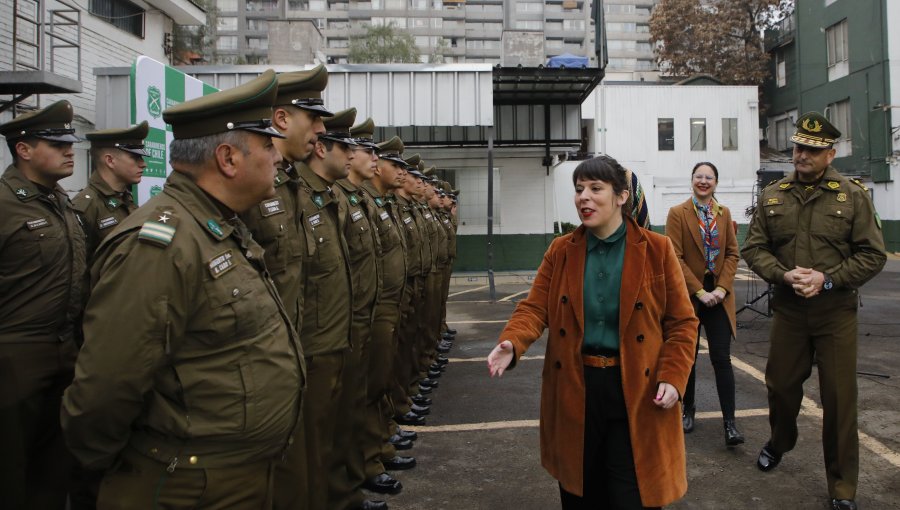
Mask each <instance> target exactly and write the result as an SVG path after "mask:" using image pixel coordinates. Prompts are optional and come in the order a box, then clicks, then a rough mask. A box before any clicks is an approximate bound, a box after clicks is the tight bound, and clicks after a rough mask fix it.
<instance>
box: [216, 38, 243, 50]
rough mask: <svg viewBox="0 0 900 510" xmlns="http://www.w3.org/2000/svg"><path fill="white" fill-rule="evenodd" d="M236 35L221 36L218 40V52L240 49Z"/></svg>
mask: <svg viewBox="0 0 900 510" xmlns="http://www.w3.org/2000/svg"><path fill="white" fill-rule="evenodd" d="M237 43H238V38H237V36H236V35H220V36H219V37H217V38H216V49H217V50H236V49H237V47H238V44H237Z"/></svg>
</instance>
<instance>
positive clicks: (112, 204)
mask: <svg viewBox="0 0 900 510" xmlns="http://www.w3.org/2000/svg"><path fill="white" fill-rule="evenodd" d="M106 205H107V207H109V208H110V209H115V208H116V207H119V201H118V200H116V199H115V198H110V199H109V200H108V201H107V202H106Z"/></svg>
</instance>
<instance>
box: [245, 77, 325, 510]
mask: <svg viewBox="0 0 900 510" xmlns="http://www.w3.org/2000/svg"><path fill="white" fill-rule="evenodd" d="M277 80H278V95H277V96H276V98H275V106H274V107H273V108H272V127H274V128H275V129H277V130H278V131H279V132H280V133H281V134H282V135H284V138H283V139H281V138H276V139H273V140H272V142H273V143H274V144H275V148H277V149H278V152H280V153H281V156H282V160H281V161H279V162H278V164H277V165H276V166H277V168H278V174H277V175H276V176H275V196H274V197H271V198H267V199H265V200H263V201H262V202H260V203H259V204H257V205H256V206H255V207H252V208H250V210H248V211H246V212H244V213H243V214H241V219H242V220H244V222H245V223H246V224H247V227H248V228H249V229H250V232H251V233H252V234H253V239H255V240H256V241H257V242H258V243H259V244H260V246H262V247H263V249H265V259H266V267H267V268H268V269H269V273H270V274H271V275H272V279H273V280H274V281H275V287H276V288H277V289H278V294H279V295H280V296H281V299H282V301H283V303H284V306H285V308H286V309H287V311H288V315H289V316H290V317H291V320H292V321H293V324H294V327H295V328H296V329H297V330H298V331H299V330H300V329H301V308H302V304H303V300H302V298H303V258H304V257H305V256H306V254H307V249H308V246H307V233H308V232H307V230H311V227H308V226H307V225H306V223H305V222H304V221H303V218H302V215H303V211H302V209H301V208H300V200H299V198H298V197H299V195H298V194H299V193H300V181H299V176H298V172H297V168H296V166H295V162H297V161H303V160H305V159H306V158H307V157H309V155H310V153H311V152H312V150H313V145H314V144H315V142H316V140H317V138H318V136H319V135H320V134H322V133H324V132H325V125H324V124H323V122H322V117H330V116H332V115H333V114H332V113H331V112H330V111H328V109H326V108H325V106H324V102H323V101H322V91H323V90H324V89H325V87H326V86H327V85H328V71H326V70H325V66H322V65H319V66H316V67H314V68H313V69H310V70H307V71H295V72H289V73H280V74H279V75H278V76H277ZM300 342H301V344H303V343H304V342H305V339H304V338H303V337H301V339H300ZM304 416H305V415H304ZM304 422H305V420H302V421H301V425H300V427H298V429H297V432H296V435H295V438H294V439H295V440H294V441H293V443H292V444H291V448H290V450H289V451H288V454H287V456H286V457H285V459H284V462H281V463H279V464H278V465H277V466H276V470H275V508H279V509H280V508H287V509H291V508H303V509H306V508H313V506H312V505H311V504H310V498H311V497H314V496H315V494H314V492H317V493H321V490H318V489H316V490H314V489H313V488H312V487H313V486H314V485H312V483H311V482H310V476H312V475H311V473H310V470H309V466H310V462H313V465H315V462H318V458H319V452H318V445H317V444H316V442H315V441H314V440H313V439H314V437H313V435H312V434H307V433H306V431H305V427H304V426H305V423H304Z"/></svg>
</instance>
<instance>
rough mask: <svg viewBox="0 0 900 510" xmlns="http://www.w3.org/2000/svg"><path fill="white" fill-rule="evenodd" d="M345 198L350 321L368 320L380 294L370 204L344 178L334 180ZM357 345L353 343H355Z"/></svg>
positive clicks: (375, 237)
mask: <svg viewBox="0 0 900 510" xmlns="http://www.w3.org/2000/svg"><path fill="white" fill-rule="evenodd" d="M335 186H336V187H337V188H339V189H340V192H341V194H342V195H343V199H344V200H346V203H345V206H346V207H347V222H346V224H345V225H344V239H345V241H346V242H347V252H348V253H349V255H350V258H349V259H348V261H347V262H348V263H349V264H350V276H351V281H350V288H351V289H352V291H353V320H354V321H359V320H367V321H369V323H371V320H372V308H373V307H374V306H375V301H376V300H377V299H378V296H379V294H380V293H381V284H382V266H381V258H380V247H379V246H378V244H379V242H378V239H377V235H378V234H377V233H376V232H375V231H374V226H373V225H374V222H373V218H372V215H371V210H372V206H374V204H372V206H370V205H369V204H367V202H366V198H365V196H364V195H363V194H362V191H361V190H360V188H358V187H357V186H356V185H355V184H353V183H352V182H350V181H349V180H347V179H340V180H338V181H337V182H335ZM354 347H356V346H354Z"/></svg>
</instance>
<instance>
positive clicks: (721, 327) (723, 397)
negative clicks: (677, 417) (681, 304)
mask: <svg viewBox="0 0 900 510" xmlns="http://www.w3.org/2000/svg"><path fill="white" fill-rule="evenodd" d="M711 276H712V275H707V277H708V278H706V279H704V285H703V286H704V288H705V289H706V290H707V291H712V290H715V283H713V281H712V278H711ZM691 302H692V303H693V304H694V310H695V311H696V312H697V318H698V319H700V326H699V327H698V328H697V335H698V336H699V335H700V327H702V328H703V329H704V330H705V331H706V342H707V343H708V344H709V361H710V363H712V366H713V371H714V372H715V374H716V392H717V393H718V395H719V408H720V409H721V410H722V418H723V419H726V420H733V419H734V408H735V403H734V368H732V366H731V338H732V336H731V320H730V319H729V318H728V312H726V311H725V307H724V306H723V305H722V303H719V304H717V305H716V306H713V307H708V306H706V305H704V304H703V303H701V302H700V300H699V299H697V298H696V297H693V296H692V297H691ZM699 353H700V342H697V350H696V352H695V353H694V365H693V366H692V367H691V375H690V377H689V378H688V383H687V388H685V391H684V398H683V403H684V408H685V409H693V407H694V396H695V392H696V390H695V384H696V379H697V355H698V354H699Z"/></svg>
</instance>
